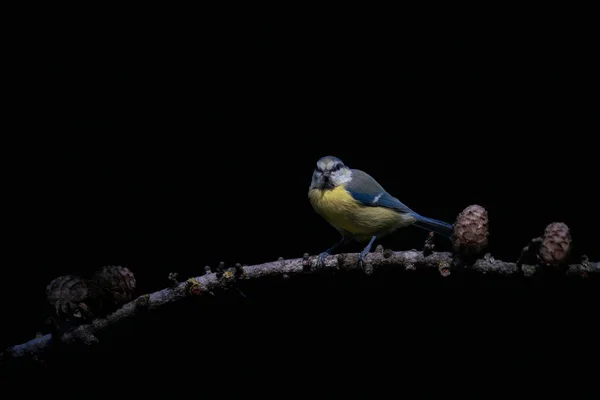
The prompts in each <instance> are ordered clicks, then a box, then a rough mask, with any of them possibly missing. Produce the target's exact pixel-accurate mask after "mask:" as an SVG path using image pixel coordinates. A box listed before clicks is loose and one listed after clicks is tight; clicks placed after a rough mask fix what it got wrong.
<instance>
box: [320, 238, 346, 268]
mask: <svg viewBox="0 0 600 400" xmlns="http://www.w3.org/2000/svg"><path fill="white" fill-rule="evenodd" d="M345 241H346V238H345V237H344V236H342V238H341V239H340V240H339V241H338V242H337V243H336V244H334V245H333V246H331V247H330V248H328V249H327V250H325V251H324V252H322V253H321V254H319V258H318V259H317V267H322V266H323V262H324V261H325V257H327V256H328V255H330V254H331V252H332V251H334V250H335V249H337V248H338V247H339V246H340V245H341V244H342V243H344V242H345Z"/></svg>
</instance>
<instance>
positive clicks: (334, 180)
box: [310, 156, 352, 190]
mask: <svg viewBox="0 0 600 400" xmlns="http://www.w3.org/2000/svg"><path fill="white" fill-rule="evenodd" d="M351 179H352V171H351V170H350V168H348V167H347V166H346V165H344V163H343V162H342V160H340V159H339V158H337V157H334V156H325V157H322V158H320V159H319V161H317V165H316V166H315V170H314V172H313V176H312V182H311V184H310V188H311V189H321V190H325V189H333V188H335V187H336V186H339V185H343V184H345V183H347V182H349V181H350V180H351Z"/></svg>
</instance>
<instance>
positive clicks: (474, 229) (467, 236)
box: [451, 204, 489, 255]
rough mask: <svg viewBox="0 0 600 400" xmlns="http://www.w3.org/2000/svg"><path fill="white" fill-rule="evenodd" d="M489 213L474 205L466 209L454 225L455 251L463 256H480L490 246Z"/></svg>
mask: <svg viewBox="0 0 600 400" xmlns="http://www.w3.org/2000/svg"><path fill="white" fill-rule="evenodd" d="M488 228H489V223H488V213H487V211H486V210H485V208H483V207H481V206H479V205H476V204H473V205H470V206H468V207H467V208H465V209H464V210H463V211H462V212H461V213H460V214H458V217H457V218H456V222H455V223H454V232H453V233H452V237H451V239H452V244H453V245H454V251H456V252H458V253H461V254H463V255H475V254H479V253H480V252H481V251H482V250H483V249H484V248H485V247H486V246H487V244H488V235H489V232H488Z"/></svg>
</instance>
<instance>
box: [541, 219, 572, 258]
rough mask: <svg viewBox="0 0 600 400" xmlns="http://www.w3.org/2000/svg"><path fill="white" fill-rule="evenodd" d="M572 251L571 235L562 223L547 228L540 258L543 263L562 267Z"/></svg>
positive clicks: (555, 223) (552, 224)
mask: <svg viewBox="0 0 600 400" xmlns="http://www.w3.org/2000/svg"><path fill="white" fill-rule="evenodd" d="M570 250H571V233H570V232H569V227H568V226H567V225H566V224H564V223H562V222H553V223H551V224H549V225H548V226H547V227H546V230H545V231H544V237H543V239H542V244H541V245H540V250H539V256H540V259H541V260H542V262H543V263H545V264H548V265H560V264H562V263H564V262H565V261H566V260H567V257H568V255H569V252H570Z"/></svg>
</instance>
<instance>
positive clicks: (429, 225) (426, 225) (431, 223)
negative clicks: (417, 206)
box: [414, 214, 453, 239]
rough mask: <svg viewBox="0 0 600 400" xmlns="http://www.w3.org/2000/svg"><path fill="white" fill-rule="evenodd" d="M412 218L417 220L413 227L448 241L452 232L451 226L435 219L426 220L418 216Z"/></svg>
mask: <svg viewBox="0 0 600 400" xmlns="http://www.w3.org/2000/svg"><path fill="white" fill-rule="evenodd" d="M414 216H415V218H417V221H416V222H415V223H414V225H415V226H418V227H419V228H422V229H427V230H428V231H433V232H435V233H437V234H438V235H442V236H444V237H446V238H448V239H450V236H451V235H452V231H453V228H452V225H450V224H448V223H446V222H443V221H438V220H437V219H433V218H427V217H424V216H422V215H418V214H414Z"/></svg>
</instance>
